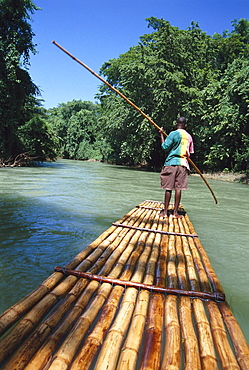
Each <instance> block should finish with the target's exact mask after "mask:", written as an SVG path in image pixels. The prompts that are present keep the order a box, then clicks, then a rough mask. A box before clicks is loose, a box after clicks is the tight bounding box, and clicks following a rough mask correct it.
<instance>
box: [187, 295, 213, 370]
mask: <svg viewBox="0 0 249 370" xmlns="http://www.w3.org/2000/svg"><path fill="white" fill-rule="evenodd" d="M192 304H193V311H194V316H195V321H196V326H197V330H198V335H199V348H200V356H201V363H202V369H204V370H209V369H214V370H215V369H218V366H217V363H218V361H217V359H216V355H215V349H214V343H213V338H212V333H211V328H210V325H209V321H208V318H207V316H206V313H205V308H204V305H203V302H202V301H201V300H200V299H193V302H192Z"/></svg>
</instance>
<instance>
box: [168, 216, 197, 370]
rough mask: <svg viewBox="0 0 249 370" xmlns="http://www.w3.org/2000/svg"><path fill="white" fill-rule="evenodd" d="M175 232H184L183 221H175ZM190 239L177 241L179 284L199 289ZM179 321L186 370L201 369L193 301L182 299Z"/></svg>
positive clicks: (185, 287) (177, 239)
mask: <svg viewBox="0 0 249 370" xmlns="http://www.w3.org/2000/svg"><path fill="white" fill-rule="evenodd" d="M174 230H175V231H177V232H179V231H182V219H179V220H174ZM187 243H188V238H186V237H177V238H176V239H175V250H176V252H175V253H176V256H177V259H176V264H177V276H178V282H179V283H180V286H181V288H182V289H188V288H189V287H190V288H191V289H194V288H197V287H198V284H197V283H196V275H195V272H194V269H193V262H192V258H191V255H190V253H189V249H188V244H187ZM179 319H180V324H181V333H182V341H183V347H184V361H185V369H186V370H191V369H196V370H198V369H201V361H200V355H199V345H198V340H197V337H196V333H195V327H194V323H193V320H192V305H191V299H190V298H188V297H181V298H180V302H179Z"/></svg>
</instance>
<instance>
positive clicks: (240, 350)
mask: <svg viewBox="0 0 249 370" xmlns="http://www.w3.org/2000/svg"><path fill="white" fill-rule="evenodd" d="M219 308H220V311H221V314H222V318H223V320H224V322H225V324H226V327H227V329H228V331H229V334H230V337H231V339H232V343H233V346H234V349H235V352H236V355H237V360H238V363H239V365H240V368H241V369H242V370H247V369H249V347H248V344H247V341H246V339H245V337H244V334H243V332H242V330H241V328H240V326H239V324H238V322H237V320H236V319H235V317H234V316H233V314H232V311H231V309H230V307H229V305H228V304H227V303H226V302H222V303H219Z"/></svg>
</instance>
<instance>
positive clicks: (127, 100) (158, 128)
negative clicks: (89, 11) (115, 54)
mask: <svg viewBox="0 0 249 370" xmlns="http://www.w3.org/2000/svg"><path fill="white" fill-rule="evenodd" d="M52 43H53V44H54V45H56V46H57V47H58V48H59V49H61V50H62V51H64V53H66V54H67V55H69V56H70V57H71V58H72V59H73V60H75V61H76V62H77V63H79V64H80V65H82V66H83V67H85V68H86V69H87V70H88V71H89V72H91V73H92V74H93V75H94V76H95V77H97V78H98V79H99V80H100V81H102V82H103V83H104V84H106V85H107V86H108V87H109V88H110V89H111V90H113V91H114V92H115V93H116V94H118V95H119V96H121V97H122V98H123V99H124V100H125V101H126V102H127V103H128V104H130V105H131V106H132V107H133V108H135V109H136V110H137V111H138V112H139V113H140V114H141V115H142V116H143V117H144V118H146V119H147V120H148V121H149V122H150V123H151V124H152V125H153V126H155V127H156V129H157V130H160V128H161V127H159V126H158V125H157V124H156V122H154V121H153V120H152V119H151V118H150V117H149V116H148V115H147V114H145V113H144V112H143V111H142V110H141V109H140V108H138V106H137V105H135V104H134V103H133V102H132V101H131V100H130V99H128V98H127V97H126V96H125V95H124V94H122V93H121V92H120V91H119V90H117V89H115V87H113V86H112V85H111V84H110V83H109V82H107V81H106V80H105V79H104V78H102V77H101V76H99V75H98V74H97V73H95V72H94V71H93V70H92V69H91V68H89V67H88V66H87V65H86V64H85V63H83V62H82V61H80V60H79V59H77V58H76V57H75V56H73V55H72V54H71V53H69V51H67V50H66V49H64V48H63V47H62V46H61V45H60V44H58V43H57V42H56V41H52ZM163 134H164V135H165V136H167V134H166V132H165V131H163ZM188 161H189V163H190V164H191V165H192V166H193V167H194V169H195V170H196V172H197V173H198V174H199V175H200V176H201V178H202V180H203V181H204V182H205V184H206V185H207V187H208V189H209V190H210V192H211V194H212V196H213V198H214V200H215V203H216V204H218V200H217V198H216V196H215V194H214V192H213V189H212V188H211V186H210V185H209V183H208V182H207V180H206V179H205V177H204V176H203V174H202V172H201V171H200V170H199V168H198V167H197V166H196V164H195V163H194V162H193V161H192V159H190V158H188Z"/></svg>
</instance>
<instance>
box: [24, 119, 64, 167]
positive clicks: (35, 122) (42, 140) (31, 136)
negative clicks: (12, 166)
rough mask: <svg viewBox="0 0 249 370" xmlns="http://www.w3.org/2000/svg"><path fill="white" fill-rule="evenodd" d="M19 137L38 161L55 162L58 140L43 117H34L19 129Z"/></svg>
mask: <svg viewBox="0 0 249 370" xmlns="http://www.w3.org/2000/svg"><path fill="white" fill-rule="evenodd" d="M18 137H19V140H20V142H21V143H22V145H23V147H24V148H25V149H26V150H27V152H28V153H29V155H30V156H31V157H34V158H35V160H36V161H46V160H47V159H50V160H54V159H55V158H56V157H57V152H56V148H57V147H58V146H59V142H58V138H57V136H56V135H55V133H54V132H53V130H52V128H51V127H50V126H49V125H48V123H47V122H46V120H45V119H44V118H42V117H41V115H36V116H33V118H31V120H30V121H28V122H27V123H26V124H24V125H22V126H21V127H19V128H18Z"/></svg>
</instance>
